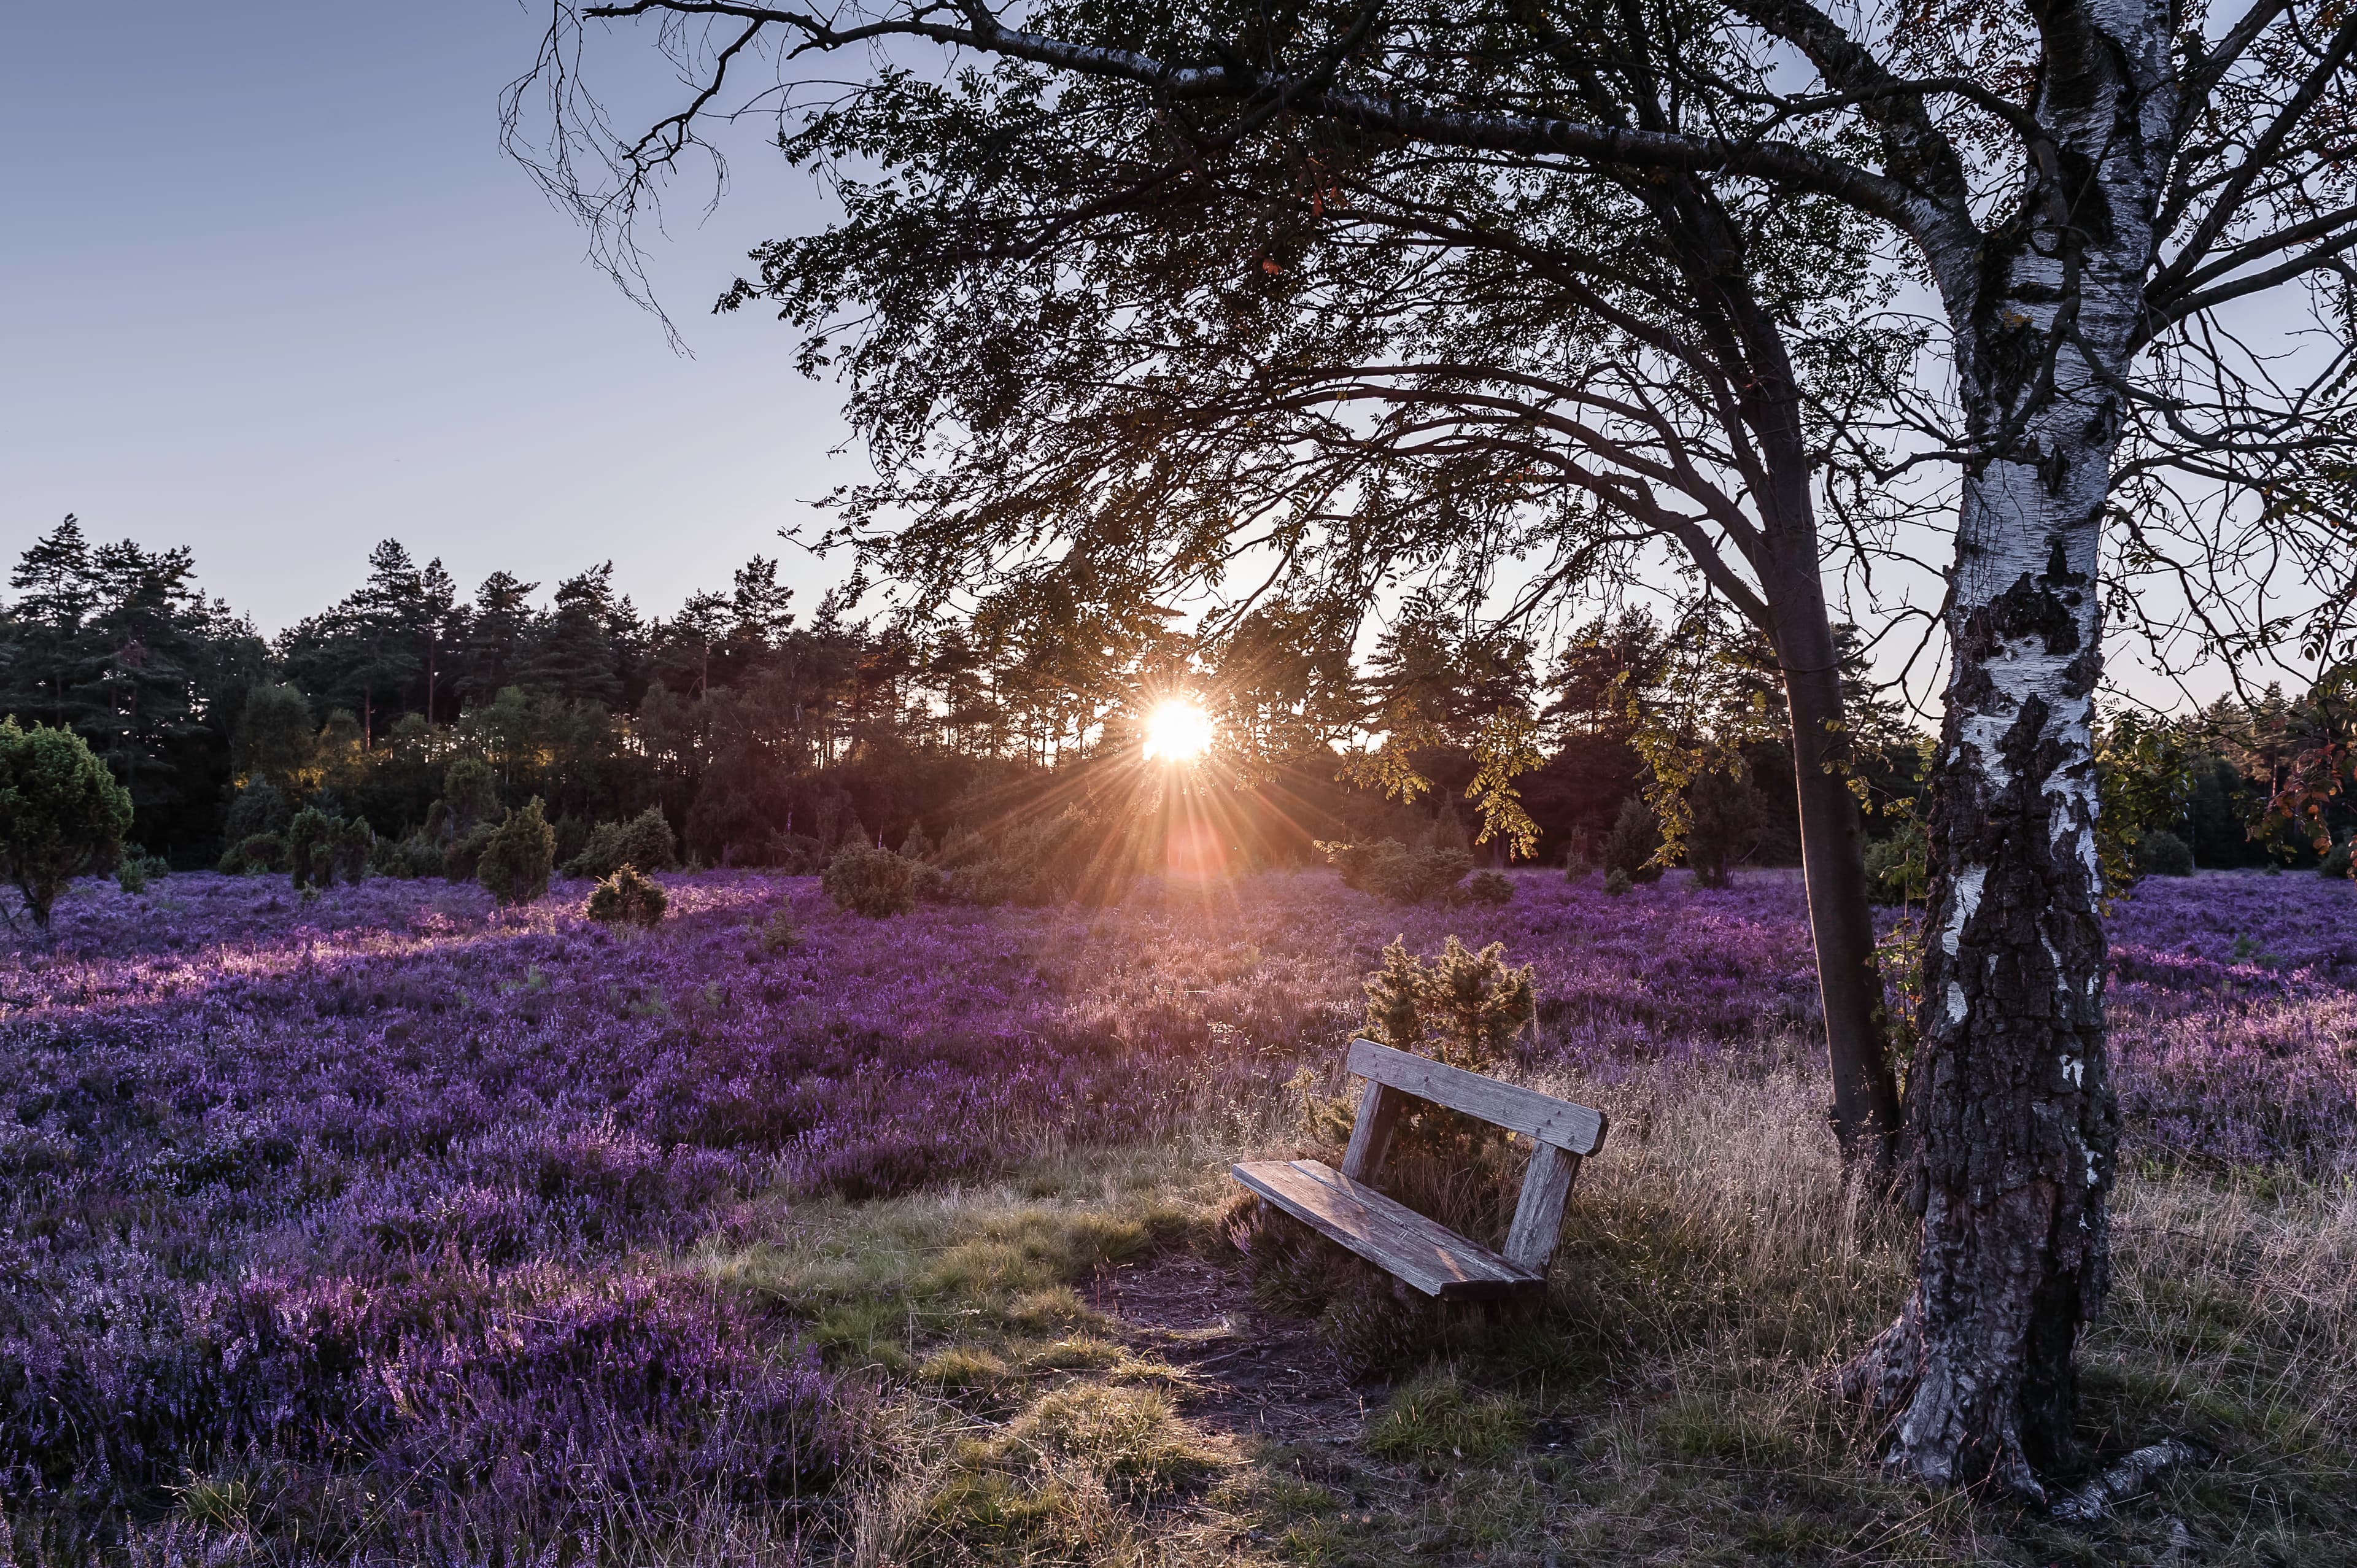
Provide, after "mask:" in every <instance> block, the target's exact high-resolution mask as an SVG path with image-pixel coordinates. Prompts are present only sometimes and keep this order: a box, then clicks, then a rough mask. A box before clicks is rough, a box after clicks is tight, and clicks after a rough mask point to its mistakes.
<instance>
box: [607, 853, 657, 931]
mask: <svg viewBox="0 0 2357 1568" xmlns="http://www.w3.org/2000/svg"><path fill="white" fill-rule="evenodd" d="M670 903H671V900H670V898H669V897H668V896H667V895H665V894H664V892H663V890H662V887H661V886H659V885H657V884H656V883H653V882H651V881H649V880H648V879H647V878H646V877H643V876H640V875H639V873H638V869H637V868H636V867H635V866H632V865H628V864H627V863H626V864H624V865H618V866H616V867H615V868H614V875H611V876H608V877H607V878H606V879H605V880H604V881H603V882H600V883H598V884H597V888H596V889H595V890H594V891H592V892H591V893H590V895H589V918H591V919H593V920H596V921H597V922H599V923H600V924H602V925H608V926H642V927H644V928H646V929H649V930H652V929H654V928H655V927H656V926H657V925H659V924H661V923H662V918H663V910H664V909H665V908H669V906H670Z"/></svg>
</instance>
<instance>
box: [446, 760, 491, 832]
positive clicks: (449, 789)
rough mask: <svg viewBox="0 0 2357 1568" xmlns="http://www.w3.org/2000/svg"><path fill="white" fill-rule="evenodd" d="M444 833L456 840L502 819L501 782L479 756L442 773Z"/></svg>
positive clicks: (452, 765) (455, 763) (458, 763)
mask: <svg viewBox="0 0 2357 1568" xmlns="http://www.w3.org/2000/svg"><path fill="white" fill-rule="evenodd" d="M441 804H442V821H441V824H440V826H441V830H442V832H444V833H446V834H447V835H448V836H449V837H451V838H454V839H461V838H465V837H466V836H467V834H468V832H471V831H472V830H474V829H476V828H479V827H482V826H486V825H488V824H490V823H492V822H498V821H499V817H500V779H499V775H498V774H496V773H493V772H492V771H491V765H490V763H488V762H485V761H484V760H483V759H482V758H481V757H460V758H458V760H457V761H456V762H454V763H452V764H451V765H450V766H449V767H448V768H446V769H444V770H443V774H442V801H441Z"/></svg>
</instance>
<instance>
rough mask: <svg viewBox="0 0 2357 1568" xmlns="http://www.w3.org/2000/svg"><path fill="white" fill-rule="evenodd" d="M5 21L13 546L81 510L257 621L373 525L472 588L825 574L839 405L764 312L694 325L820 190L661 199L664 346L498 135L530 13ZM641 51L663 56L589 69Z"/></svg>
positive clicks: (777, 180)
mask: <svg viewBox="0 0 2357 1568" xmlns="http://www.w3.org/2000/svg"><path fill="white" fill-rule="evenodd" d="M0 16H5V22H0V135H4V136H5V145H7V147H8V148H9V150H10V156H9V157H8V159H7V160H6V162H5V165H0V564H13V563H14V561H15V559H16V554H17V553H18V552H20V551H21V550H22V549H23V548H24V546H25V544H26V543H27V542H29V541H30V540H31V539H32V538H33V537H34V536H35V535H36V534H38V532H41V531H43V530H46V529H48V528H49V527H51V526H53V525H54V524H55V523H56V522H57V521H58V520H59V518H61V517H62V516H64V514H66V513H67V512H69V511H70V512H75V513H78V514H79V515H80V516H81V520H82V522H83V525H84V527H85V528H86V530H87V531H88V532H90V533H91V536H92V537H94V538H100V539H120V538H124V537H129V538H133V539H136V540H138V541H139V542H141V543H143V544H145V545H148V546H151V547H158V546H164V545H171V544H188V545H190V546H193V547H194V549H195V551H196V555H197V563H198V566H199V571H200V573H201V576H202V581H203V583H204V585H205V586H207V587H208V588H209V589H210V591H212V592H213V593H215V594H217V595H220V596H223V597H225V598H227V599H228V600H229V601H230V602H231V604H232V605H234V606H235V607H238V608H240V609H242V610H245V611H249V612H251V613H252V614H253V617H254V618H255V619H256V620H257V622H259V624H260V625H261V627H262V628H263V629H264V631H265V632H267V631H275V630H277V629H278V628H281V627H284V626H285V624H287V623H288V622H289V621H291V620H293V619H295V618H298V617H300V616H302V615H305V614H307V613H309V612H311V611H313V610H316V609H319V608H322V607H325V606H327V605H328V604H329V603H331V602H332V601H333V600H335V599H336V598H338V597H340V596H342V595H343V594H344V593H346V592H348V591H349V590H350V589H351V588H352V587H353V586H355V585H357V584H358V583H359V581H360V579H361V575H362V571H363V560H364V557H365V556H366V554H367V553H368V551H369V549H370V547H371V545H373V544H374V543H375V542H376V541H378V540H380V539H382V538H386V537H394V538H398V539H400V540H402V541H403V542H405V543H407V544H408V545H409V546H410V548H411V549H412V550H413V551H414V552H415V553H417V555H418V556H419V558H420V559H424V558H425V557H428V556H433V555H439V556H441V557H442V558H443V560H444V561H445V562H446V563H447V564H448V566H449V567H450V569H451V571H452V572H453V573H454V574H455V575H457V577H458V579H459V580H460V582H461V583H462V584H463V585H466V586H468V588H471V587H472V585H474V584H475V583H476V582H477V581H479V579H480V578H481V577H482V576H484V575H486V574H487V573H489V572H490V571H492V570H494V569H496V568H501V567H504V568H506V569H507V570H510V571H512V572H514V573H516V574H517V575H520V576H522V577H524V578H526V579H528V580H538V581H540V582H542V583H543V584H544V585H554V581H555V579H556V578H557V577H559V576H560V575H565V574H567V573H570V572H574V571H577V570H579V569H581V568H582V567H584V566H587V565H594V564H597V562H599V561H602V560H605V559H607V558H608V557H611V558H612V559H613V561H614V563H615V575H616V577H617V579H618V580H619V584H620V585H622V586H623V587H624V588H625V589H626V590H627V591H628V592H629V593H630V594H631V595H632V596H633V597H635V598H636V599H637V600H638V602H639V604H640V607H641V608H643V609H649V610H655V611H666V612H667V611H669V610H671V609H673V608H674V607H676V606H677V605H678V603H679V601H680V600H681V599H682V598H683V596H685V595H686V594H687V593H689V592H690V591H692V590H694V589H695V588H698V587H726V585H727V580H728V574H729V573H730V571H731V570H732V569H733V568H734V567H735V566H736V565H737V564H739V563H741V562H742V561H743V560H744V559H745V558H746V557H747V556H748V555H750V554H752V553H756V552H759V553H764V554H770V555H776V554H780V553H781V552H783V553H784V554H785V555H786V557H787V560H786V573H787V575H788V576H789V577H790V579H791V580H795V581H799V582H802V583H804V584H806V585H816V584H820V583H823V582H825V581H828V580H831V578H832V576H833V575H834V573H833V571H832V569H831V568H829V567H828V566H827V565H825V564H821V563H814V562H813V561H811V560H810V559H809V558H808V557H807V556H797V554H796V553H794V552H793V551H792V550H791V548H790V547H787V546H784V545H782V544H781V543H780V541H778V540H777V539H776V537H775V531H776V530H777V529H778V528H779V527H780V526H781V525H784V524H787V523H790V522H792V521H812V520H815V519H816V517H817V515H818V514H817V513H815V512H814V511H813V510H812V509H811V508H810V507H808V506H807V505H805V504H802V503H804V502H806V501H807V500H809V499H812V498H815V497H817V496H820V495H822V494H823V493H824V492H825V491H826V490H827V489H830V488H832V487H833V486H834V485H835V484H837V483H840V482H843V481H844V480H846V479H851V478H856V477H858V474H859V473H860V472H861V471H862V470H861V467H860V465H859V464H858V462H857V460H856V456H851V455H848V454H846V455H845V456H834V457H830V456H829V455H828V449H829V448H830V447H831V446H834V444H836V443H837V442H838V441H840V440H841V439H842V436H843V432H842V427H841V424H840V423H839V421H838V420H837V418H836V416H835V409H836V405H837V403H838V396H837V392H836V389H834V388H833V387H830V386H821V385H813V384H812V383H809V382H805V381H801V380H800V379H798V378H797V377H795V376H794V375H793V374H792V373H791V369H790V367H789V365H788V363H787V360H788V353H789V349H790V347H791V344H790V329H789V328H785V327H784V326H782V325H780V324H779V323H777V322H776V321H774V319H772V318H770V317H766V316H762V315H758V314H754V313H746V314H740V315H737V316H732V317H713V316H711V315H709V314H707V312H708V310H709V307H710V305H711V302H712V300H713V299H714V298H715V297H716V295H718V294H719V292H720V291H721V290H722V289H723V288H724V287H726V285H727V284H728V282H729V280H730V279H731V278H733V277H734V276H736V275H737V273H738V271H740V270H741V267H742V263H743V257H744V253H745V252H746V251H747V250H748V248H749V247H750V246H751V245H752V244H753V243H754V242H757V241H759V240H760V239H763V238H766V237H768V236H770V235H772V234H777V233H782V232H788V231H798V230H800V229H802V228H806V227H809V226H811V225H813V224H814V223H816V222H818V221H821V220H822V218H821V211H820V209H819V208H818V206H817V203H816V197H815V193H814V192H813V189H812V188H811V186H810V185H809V183H808V182H807V181H806V180H805V179H803V178H802V177H800V176H796V175H793V174H791V173H790V172H788V171H785V170H783V169H782V168H780V167H779V166H777V165H776V161H775V160H774V159H772V158H768V157H764V156H762V155H761V153H760V151H759V149H756V150H754V151H753V152H751V153H750V154H749V156H740V157H738V158H737V160H736V165H735V167H734V169H733V174H734V176H735V177H734V180H733V183H732V188H731V189H730V192H729V196H728V199H727V200H726V202H725V203H723V204H722V206H721V207H720V209H719V210H718V211H717V213H716V214H715V215H714V216H713V217H712V218H711V219H710V220H708V221H705V222H703V223H701V224H700V225H699V222H698V220H699V218H700V216H701V204H700V203H699V202H697V201H695V200H693V199H687V200H682V201H679V202H677V203H676V204H675V205H674V206H673V208H672V209H671V210H670V212H669V214H668V221H669V223H670V229H671V232H670V236H669V238H668V239H662V238H657V239H656V240H654V241H653V242H651V245H650V263H651V271H652V274H653V276H654V281H655V284H656V285H657V288H658V290H659V293H660V296H661V297H662V301H663V303H664V304H665V306H667V307H668V308H669V310H670V312H671V314H672V315H673V317H674V319H675V320H676V321H677V322H678V324H679V326H680V328H681V329H682V330H683V333H684V335H685V337H686V338H687V342H688V347H689V349H691V350H693V353H694V358H683V357H682V356H680V355H678V354H676V353H674V352H673V349H671V348H670V347H669V346H668V344H667V343H666V341H665V339H664V337H663V333H662V328H661V326H660V325H659V324H658V323H657V322H656V321H655V319H654V318H653V317H650V316H649V315H647V314H645V313H644V312H643V311H641V310H640V309H639V308H638V307H637V306H634V305H633V304H631V303H630V301H629V300H627V299H626V298H624V297H623V296H622V295H621V294H620V293H619V291H618V290H617V289H616V288H615V287H614V285H612V283H611V282H609V281H608V279H607V278H605V277H604V276H603V275H602V274H599V273H598V272H597V270H596V269H595V268H593V267H591V266H590V265H588V264H587V262H586V261H585V260H584V248H585V247H584V236H583V234H582V232H581V231H580V230H579V229H578V228H577V227H576V225H575V224H574V222H573V221H572V220H571V219H570V218H568V217H566V216H565V214H563V213H560V212H558V211H556V210H555V209H553V208H551V207H550V206H549V205H548V204H547V203H546V202H545V201H544V200H543V199H542V198H541V196H540V194H539V191H538V189H537V188H535V187H534V186H533V183H532V182H531V180H530V178H529V177H527V176H526V175H525V173H524V172H523V171H522V169H520V168H519V167H517V166H515V165H514V164H513V163H512V162H511V161H510V160H509V158H508V157H507V156H506V155H505V154H503V153H502V152H501V151H500V146H499V136H498V130H499V126H498V103H499V95H500V89H501V88H502V87H503V86H504V85H505V84H506V83H507V82H508V81H510V80H511V79H512V78H514V77H515V76H517V75H518V74H520V73H521V72H522V70H524V69H526V67H528V66H529V65H530V63H531V61H532V58H533V48H534V45H535V44H536V42H537V40H538V38H539V27H540V24H541V20H542V16H543V12H542V11H541V9H540V8H538V7H527V6H525V5H520V4H518V3H517V0H404V3H403V4H400V5H390V4H382V3H377V4H366V3H363V0H301V3H298V0H227V3H220V4H211V5H204V4H190V3H188V0H70V4H65V5H30V4H27V5H9V6H7V7H6V8H5V12H0ZM631 59H640V60H641V61H643V63H644V64H645V65H647V66H648V67H649V68H650V69H651V68H653V67H654V66H655V65H656V64H657V63H658V62H656V61H655V60H654V59H653V56H652V52H651V50H647V49H644V48H636V49H632V48H608V50H606V51H604V59H603V60H602V62H601V70H603V72H605V73H607V74H610V73H611V72H612V70H614V69H615V68H616V67H617V66H621V65H626V64H627V63H628V62H630V60H631ZM601 84H605V83H601ZM608 85H610V84H608ZM622 85H623V86H625V87H627V85H628V84H622ZM650 85H651V84H650ZM814 596H815V594H814V593H813V592H811V591H809V589H808V588H806V590H805V595H804V597H805V598H806V599H808V598H812V597H814Z"/></svg>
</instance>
